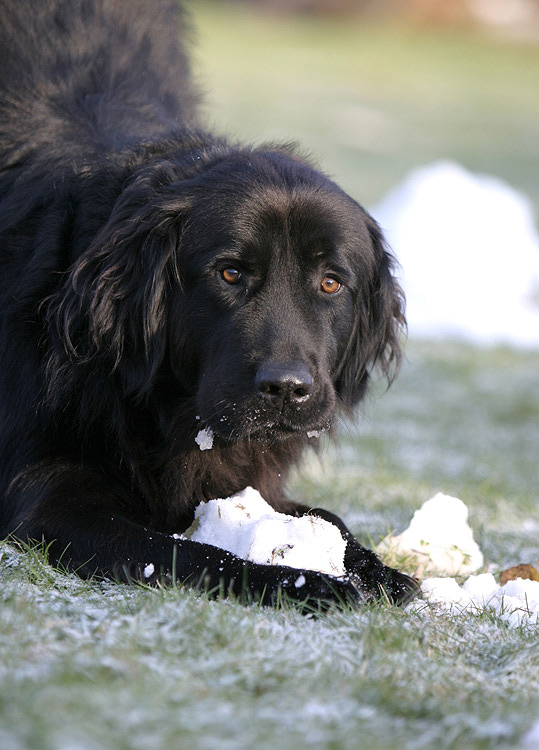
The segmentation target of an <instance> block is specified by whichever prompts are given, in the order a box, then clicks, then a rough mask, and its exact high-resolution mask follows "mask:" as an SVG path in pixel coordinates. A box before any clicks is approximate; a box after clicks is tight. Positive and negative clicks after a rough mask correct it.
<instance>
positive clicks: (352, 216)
mask: <svg viewBox="0 0 539 750" xmlns="http://www.w3.org/2000/svg"><path fill="white" fill-rule="evenodd" d="M230 220H231V231H232V233H233V234H234V235H235V237H236V238H237V241H238V243H239V244H240V246H241V245H247V246H249V247H250V248H252V249H256V248H257V247H267V246H268V245H272V246H274V247H275V248H280V249H281V250H283V251H284V250H285V249H287V248H288V249H290V250H291V251H296V252H298V251H301V253H302V255H304V256H305V259H306V260H308V259H309V258H310V257H312V258H313V259H314V258H318V257H321V256H330V255H333V254H336V253H339V252H346V250H347V249H349V248H351V247H354V246H356V247H357V245H358V244H360V243H361V244H362V242H363V241H366V240H367V238H368V231H367V228H366V225H365V222H364V221H363V217H362V213H361V211H360V209H359V207H358V206H357V205H356V204H355V203H354V202H353V201H352V200H351V199H349V198H348V197H347V196H345V197H342V196H341V195H335V194H332V193H329V192H324V191H321V190H319V189H318V190H314V189H305V188H302V189H295V190H294V189H292V190H286V191H285V190H278V189H275V188H273V187H268V188H267V189H265V190H260V192H259V193H258V194H257V195H256V196H254V197H253V196H246V198H245V199H244V200H243V201H242V202H241V204H240V205H238V207H237V210H236V211H234V212H232V214H231V215H230Z"/></svg>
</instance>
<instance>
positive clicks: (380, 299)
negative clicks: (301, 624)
mask: <svg viewBox="0 0 539 750" xmlns="http://www.w3.org/2000/svg"><path fill="white" fill-rule="evenodd" d="M0 5H1V8H0V14H1V19H2V23H1V28H0V148H1V157H0V159H1V161H0V169H1V171H0V236H1V241H0V262H1V271H0V304H1V318H0V341H1V343H0V346H1V349H0V357H1V359H0V498H1V509H0V535H2V536H6V535H9V534H11V535H13V536H14V537H15V538H18V539H21V540H25V541H27V540H30V541H31V540H37V541H44V542H45V543H46V545H47V546H48V552H49V556H50V559H51V561H52V562H54V563H60V564H62V565H65V566H66V567H67V568H69V569H71V570H76V571H78V572H79V573H80V574H81V575H92V574H98V575H104V576H114V577H117V578H119V579H120V580H132V579H144V575H143V571H144V568H145V566H146V565H147V564H149V563H153V566H154V570H155V572H154V574H153V576H151V577H149V579H147V580H149V581H150V582H153V581H154V580H158V579H159V580H163V579H164V580H166V579H173V580H178V581H181V582H186V583H189V584H190V585H201V586H204V587H205V588H206V589H207V590H208V591H214V590H221V591H224V592H225V593H227V592H228V593H230V592H233V593H235V594H236V595H244V596H246V597H247V598H249V599H251V598H252V599H259V600H260V599H262V600H263V601H265V602H268V603H274V602H275V601H277V600H278V599H279V597H280V596H281V595H283V594H284V597H285V598H287V597H288V598H290V599H292V600H294V599H295V600H298V599H299V600H304V599H310V600H311V601H318V600H324V601H328V600H346V601H355V602H362V601H368V600H371V599H373V598H377V597H379V596H380V595H381V594H382V592H385V593H386V594H387V596H389V597H390V598H391V599H392V600H394V601H397V602H400V601H405V600H407V599H408V598H409V597H410V596H412V595H413V594H414V593H415V590H416V584H415V582H414V581H412V580H411V579H409V578H408V577H406V576H404V575H402V574H400V573H397V572H396V571H393V570H391V569H389V568H387V567H385V566H384V565H382V563H381V562H380V561H379V560H378V559H377V558H376V556H375V555H374V554H373V553H372V552H370V551H368V550H366V549H364V548H363V547H361V546H360V545H359V544H358V542H357V541H356V540H355V539H354V538H353V537H352V536H351V535H350V533H349V532H348V531H347V529H346V527H345V526H344V524H343V523H342V521H340V520H339V519H338V518H336V517H334V516H332V515H331V514H327V513H326V514H324V513H323V511H316V512H317V513H319V514H320V515H325V517H326V518H329V519H330V520H332V521H333V522H334V523H336V524H337V525H338V526H339V527H340V528H341V530H342V533H343V534H344V535H345V537H346V539H347V540H348V545H347V554H346V566H347V569H348V571H349V575H348V576H347V577H345V578H340V579H337V578H331V577H328V576H324V575H322V574H320V573H315V572H313V571H302V575H303V576H304V579H305V585H304V586H302V587H300V588H296V586H295V585H294V582H295V581H297V579H298V571H295V572H294V571H292V570H291V569H290V568H286V567H279V566H265V565H257V564H253V563H246V562H245V561H243V560H240V559H239V558H237V557H235V556H234V555H231V554H228V553H224V552H223V551H221V550H219V549H218V548H216V547H211V546H208V545H201V544H196V543H195V542H189V541H185V540H182V539H178V538H175V537H173V536H172V535H173V534H175V533H177V532H181V531H182V530H184V529H185V528H186V527H187V526H188V525H189V524H190V522H191V521H192V518H193V511H194V508H195V507H196V505H197V504H198V503H200V502H201V501H204V500H207V499H209V498H216V497H226V496H229V495H231V494H233V493H235V492H237V491H239V490H241V489H242V488H244V487H246V486H248V485H252V486H253V487H255V488H257V489H258V490H259V491H260V492H261V494H262V495H263V497H264V498H265V499H266V500H267V501H268V502H269V503H271V505H272V506H273V507H275V508H276V509H278V510H280V511H283V512H286V513H289V514H303V513H307V512H309V508H307V507H299V506H297V505H295V504H294V503H292V502H290V501H289V500H287V499H286V497H285V495H284V493H283V481H284V479H285V477H286V474H287V471H288V469H289V468H290V467H291V466H292V465H293V464H294V463H296V462H297V460H298V458H299V456H300V454H301V452H302V450H303V448H304V447H305V446H306V445H307V444H308V443H310V442H311V443H312V442H313V441H314V442H316V437H312V436H313V434H317V433H318V432H319V431H322V430H326V429H328V428H329V427H330V425H331V424H332V421H333V419H334V416H335V413H336V412H337V411H338V410H350V409H351V407H353V406H354V405H355V404H357V402H358V401H359V400H360V399H361V398H362V396H363V395H364V393H365V390H366V388H367V383H368V379H369V371H370V370H372V368H373V367H374V366H375V365H379V366H381V368H382V370H383V371H385V373H386V374H387V375H388V376H389V377H391V373H392V372H393V370H394V365H395V364H397V363H398V359H399V355H400V349H399V341H398V337H399V329H400V327H401V325H402V324H403V311H402V296H401V292H400V289H399V287H398V286H397V284H396V283H395V280H394V279H393V277H392V275H391V267H392V258H391V257H390V255H389V254H388V252H387V250H386V248H385V247H384V242H383V238H382V236H381V233H380V230H379V229H378V227H377V225H376V224H375V222H374V221H373V220H372V218H371V217H370V216H369V215H368V214H367V213H366V212H365V211H364V210H363V209H362V208H361V207H360V206H359V205H358V204H357V203H355V202H354V201H353V200H352V199H351V198H349V197H348V196H347V195H346V194H345V193H343V192H342V191H341V190H340V189H339V188H338V187H337V186H336V185H335V184H334V183H333V182H331V181H330V180H329V179H328V178H326V177H325V176H323V175H322V174H320V173H319V172H317V171H315V170H314V169H313V168H312V167H311V166H310V165H309V164H308V163H306V162H305V161H304V160H302V159H300V158H298V157H297V156H296V155H295V154H294V153H293V152H292V151H291V150H290V149H288V148H279V147H276V146H275V147H274V146H268V147H265V148H240V147H236V146H232V145H230V144H228V143H227V142H226V141H224V140H222V139H216V138H215V137H214V136H212V135H210V134H208V133H207V132H205V131H204V130H201V129H199V127H198V125H197V124H196V107H197V96H196V92H195V90H194V88H193V86H192V83H191V80H190V77H189V65H188V61H187V58H186V56H185V51H184V46H183V45H182V43H180V41H179V40H180V38H181V36H180V31H181V28H184V27H185V22H184V19H183V17H182V14H181V12H179V11H178V10H177V7H176V2H174V0H170V2H168V1H167V0H159V1H158V0H151V1H150V0H129V2H125V0H41V2H39V3H35V2H33V0H2V2H1V4H0ZM178 15H179V16H180V18H179V19H178V18H177V16H178ZM178 21H179V23H178ZM178 26H180V31H178ZM202 430H206V432H205V433H203V434H205V435H208V436H209V435H211V436H212V437H213V446H212V449H211V450H204V451H203V450H200V448H199V445H198V444H197V442H196V440H195V439H196V438H197V436H198V435H199V434H200V433H201V431H202ZM210 431H211V432H210ZM309 436H310V437H309ZM147 570H148V569H147ZM302 580H303V579H302Z"/></svg>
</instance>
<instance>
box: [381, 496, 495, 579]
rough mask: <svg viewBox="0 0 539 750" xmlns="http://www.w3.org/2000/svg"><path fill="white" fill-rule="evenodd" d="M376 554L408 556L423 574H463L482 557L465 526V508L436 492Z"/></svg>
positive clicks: (480, 560)
mask: <svg viewBox="0 0 539 750" xmlns="http://www.w3.org/2000/svg"><path fill="white" fill-rule="evenodd" d="M379 551H380V552H387V551H391V552H393V553H396V554H405V555H406V554H411V555H413V556H414V557H416V558H417V561H418V564H419V566H420V569H421V571H422V572H423V573H434V572H435V573H442V574H444V575H449V576H453V575H467V574H470V573H474V572H475V571H476V570H478V569H479V568H480V567H481V566H482V565H483V554H482V552H481V550H480V549H479V545H478V544H477V543H476V542H475V541H474V538H473V532H472V529H471V528H470V526H469V525H468V508H467V507H466V505H465V504H464V503H463V502H462V500H459V498H457V497H451V496H450V495H444V494H443V493H441V492H439V493H438V494H436V495H434V497H431V498H430V500H427V501H426V502H424V503H423V505H422V506H421V508H420V509H419V510H416V512H415V513H414V515H413V518H412V520H411V522H410V525H409V527H408V528H407V529H406V530H405V531H403V533H402V534H399V535H398V536H395V537H390V538H389V539H386V540H384V541H383V542H382V543H381V545H380V546H379Z"/></svg>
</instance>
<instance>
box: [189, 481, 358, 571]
mask: <svg viewBox="0 0 539 750" xmlns="http://www.w3.org/2000/svg"><path fill="white" fill-rule="evenodd" d="M185 536H187V537H188V538H190V539H191V541H194V542H202V543H205V544H211V545H213V546H214V547H220V548H221V549H225V550H228V552H232V553H233V554H235V555H237V556H238V557H241V558H242V559H244V560H251V561H252V562H255V563H261V564H263V565H287V566H289V567H291V568H301V569H304V570H317V571H320V572H321V573H327V574H328V575H332V576H344V575H346V569H345V567H344V552H345V549H346V542H345V540H344V539H343V538H342V536H341V533H340V531H339V529H338V528H337V527H336V526H334V525H333V524H331V523H329V522H328V521H325V520H324V519H322V518H319V517H318V516H315V515H306V516H300V517H299V518H295V517H293V516H288V515H285V514H284V513H277V511H275V510H274V509H273V508H272V507H271V506H270V505H268V503H267V502H266V501H265V500H264V498H263V497H262V496H261V495H260V493H259V492H258V491H257V490H255V489H253V488H252V487H246V488H245V489H244V490H242V491H241V492H238V494H237V495H233V496H232V497H227V498H218V499H216V500H209V501H208V502H205V503H200V505H198V507H197V508H196V510H195V522H194V523H193V525H192V526H191V527H190V529H188V530H187V532H186V533H185Z"/></svg>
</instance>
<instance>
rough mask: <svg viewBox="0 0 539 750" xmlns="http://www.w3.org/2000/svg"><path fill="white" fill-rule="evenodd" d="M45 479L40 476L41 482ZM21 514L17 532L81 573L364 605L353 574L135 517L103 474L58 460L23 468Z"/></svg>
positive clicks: (261, 597) (260, 597) (17, 496)
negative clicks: (252, 555)
mask: <svg viewBox="0 0 539 750" xmlns="http://www.w3.org/2000/svg"><path fill="white" fill-rule="evenodd" d="M38 480H39V481H38ZM10 495H11V501H12V502H14V503H17V505H18V506H19V507H20V508H26V509H28V510H27V511H26V512H23V513H21V515H20V517H19V521H18V524H17V528H16V530H15V531H14V536H16V538H18V539H21V540H23V541H25V542H26V541H37V542H44V543H45V545H46V546H47V549H48V555H49V559H50V561H51V563H53V564H55V565H58V566H60V567H62V568H65V569H67V570H70V571H73V572H76V573H78V574H79V575H81V576H82V577H91V576H93V575H96V576H100V577H108V578H113V579H117V580H120V581H123V582H131V581H141V582H145V583H148V584H155V583H158V582H163V583H174V582H177V583H178V584H187V585H189V586H192V587H196V588H200V589H203V590H205V591H206V592H208V593H209V594H212V595H225V596H226V595H230V594H232V595H234V596H236V597H238V598H240V599H242V600H245V601H259V602H261V603H263V604H271V605H275V604H277V603H278V602H279V601H287V600H290V601H294V602H307V603H308V604H309V605H312V606H315V607H316V608H318V607H320V606H322V607H324V606H327V605H328V604H331V603H341V604H355V605H357V604H360V603H361V602H362V601H363V599H364V597H363V594H362V592H361V591H359V590H358V589H357V588H356V586H355V584H354V583H353V582H352V581H351V579H348V578H341V579H338V578H333V577H331V576H326V575H323V574H322V573H318V572H316V571H312V570H298V569H294V568H289V567H285V566H272V565H259V564H256V563H252V562H247V561H245V560H242V559H240V558H238V557H236V556H235V555H233V554H231V553H229V552H226V551H225V550H221V549H219V548H218V547H213V546H211V545H207V544H199V543H197V542H192V541H190V540H187V539H182V538H181V537H179V538H178V537H176V536H175V537H172V536H169V535H168V534H163V533H160V532H158V531H154V530H152V529H151V528H149V527H148V528H145V527H144V525H142V524H138V523H134V522H133V521H130V520H129V518H130V516H131V513H130V509H129V499H128V498H126V497H123V498H122V497H120V495H119V493H115V492H114V489H112V488H110V487H109V488H108V487H106V486H105V479H104V477H101V476H100V475H99V474H97V473H96V474H94V473H93V472H92V471H90V470H88V469H84V468H77V467H76V466H70V465H69V464H63V465H58V464H52V463H51V465H50V466H44V464H43V463H42V464H40V465H39V467H36V469H35V470H34V471H33V472H32V471H31V470H30V471H29V472H27V473H26V475H21V476H19V478H18V479H17V481H16V482H15V483H14V484H13V485H12V487H11V490H10Z"/></svg>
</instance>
